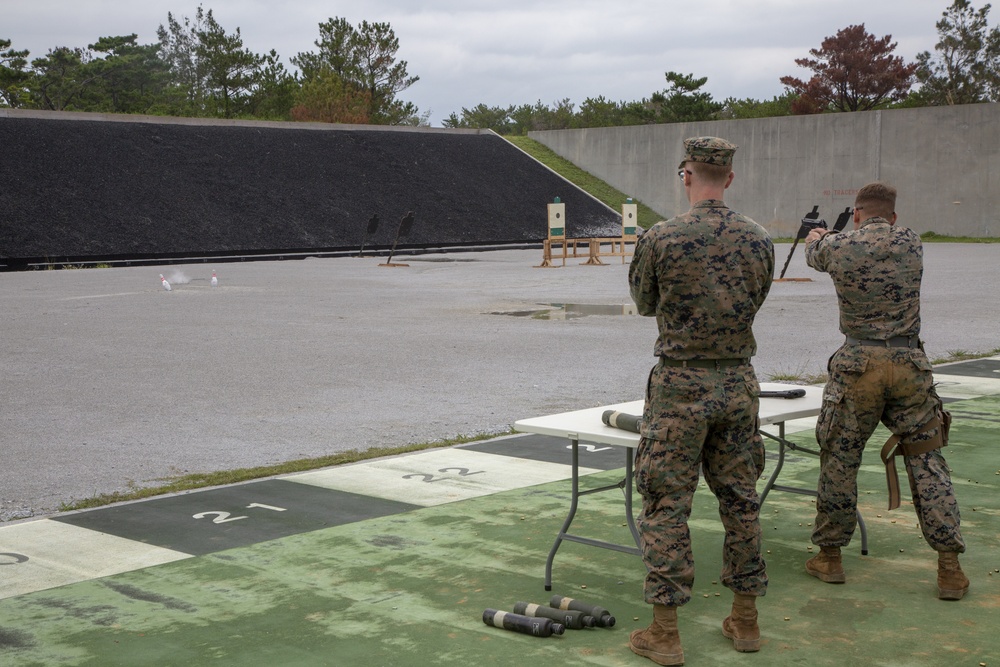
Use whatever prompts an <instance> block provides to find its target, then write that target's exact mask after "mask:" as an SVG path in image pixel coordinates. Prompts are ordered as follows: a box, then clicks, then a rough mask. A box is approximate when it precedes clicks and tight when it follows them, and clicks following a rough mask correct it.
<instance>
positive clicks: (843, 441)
mask: <svg viewBox="0 0 1000 667" xmlns="http://www.w3.org/2000/svg"><path fill="white" fill-rule="evenodd" d="M922 257H923V251H922V246H921V243H920V237H919V236H917V235H916V234H915V233H914V232H912V231H911V230H908V229H905V228H899V227H895V226H892V225H889V223H888V222H887V221H886V220H883V219H882V218H871V219H869V220H867V221H865V222H864V223H862V226H861V227H860V229H858V230H855V231H850V232H845V233H840V234H827V235H825V236H824V237H823V238H821V239H819V240H817V241H813V242H811V243H810V244H809V245H808V246H807V248H806V261H807V263H808V264H809V265H810V266H812V267H813V268H815V269H817V270H819V271H825V272H827V273H829V274H830V276H831V277H832V278H833V282H834V286H835V287H836V290H837V297H838V301H839V303H840V328H841V331H843V332H844V333H845V334H847V335H849V336H853V337H855V338H859V339H872V340H886V339H889V338H892V337H896V336H917V335H919V333H920V280H921V276H922V274H923V259H922ZM828 369H829V371H830V379H829V381H828V382H827V384H826V387H825V389H824V390H823V407H822V409H821V412H820V415H819V418H818V420H817V424H816V440H817V442H818V443H819V447H820V453H821V458H820V479H819V484H818V487H817V490H818V492H819V498H818V499H817V502H816V509H817V514H816V524H815V528H814V530H813V535H812V541H813V543H814V544H816V545H819V546H838V547H842V546H845V545H847V544H848V543H849V542H850V540H851V536H852V535H853V533H854V530H855V527H856V524H857V518H856V508H857V498H858V490H857V475H858V469H859V467H860V465H861V458H862V453H863V451H864V448H865V444H866V443H867V441H868V439H869V438H870V437H871V436H872V433H874V431H875V428H876V427H877V426H878V424H879V422H880V421H881V423H883V424H884V425H885V426H886V428H888V429H889V430H890V431H891V432H892V433H894V434H899V435H905V434H908V433H912V432H914V431H917V430H919V429H920V428H921V427H922V426H923V425H924V424H926V423H927V422H929V421H930V420H931V419H932V418H933V417H934V416H935V414H937V412H938V411H939V410H941V399H940V398H939V397H938V396H937V393H936V392H935V391H934V389H933V373H932V366H931V364H930V362H929V361H928V359H927V356H926V355H925V354H924V351H923V349H922V348H905V347H904V348H898V347H896V348H892V347H888V348H887V347H880V346H862V345H858V344H845V345H844V346H842V347H841V348H840V349H839V350H837V351H836V352H835V353H834V355H833V356H832V357H831V358H830V363H829V365H828ZM937 437H939V429H938V428H934V429H930V430H928V431H927V432H925V433H922V434H919V435H917V436H914V437H912V438H911V441H912V442H915V443H919V442H925V441H928V440H931V439H933V438H937ZM903 458H904V462H905V464H906V470H907V476H908V477H909V481H910V490H911V493H912V496H913V504H914V509H915V510H916V513H917V518H918V521H919V523H920V528H921V530H922V531H923V534H924V539H925V540H926V541H927V543H928V544H929V545H930V546H931V548H933V549H934V550H936V551H946V552H949V551H950V552H964V551H965V543H964V541H963V540H962V535H961V531H960V529H959V525H960V516H959V510H958V502H957V501H956V500H955V494H954V489H953V487H952V482H951V475H950V473H949V470H948V466H947V464H946V462H945V459H944V456H943V455H942V453H941V450H940V449H933V450H931V451H929V452H926V453H924V454H919V455H915V456H904V457H903Z"/></svg>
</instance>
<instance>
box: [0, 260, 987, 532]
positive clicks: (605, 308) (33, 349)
mask: <svg viewBox="0 0 1000 667" xmlns="http://www.w3.org/2000/svg"><path fill="white" fill-rule="evenodd" d="M789 249H790V245H789V244H782V245H779V246H777V252H776V254H777V263H778V266H779V268H780V267H781V266H782V264H783V263H784V261H785V258H786V257H787V255H788V251H789ZM541 259H542V257H541V250H540V249H538V250H501V251H490V252H460V253H442V254H430V255H422V256H408V257H397V258H396V259H395V260H394V262H395V263H405V264H408V266H382V265H381V264H382V263H384V262H385V259H384V258H375V257H365V258H356V257H355V258H323V259H316V258H313V259H304V260H296V261H276V262H245V263H227V264H219V265H212V264H191V265H182V266H169V267H132V268H108V269H88V270H60V271H40V272H23V273H2V274H0V312H2V313H3V317H2V318H0V360H2V368H3V382H0V452H2V456H3V465H2V469H3V478H2V479H3V481H2V484H0V520H5V521H9V520H15V519H21V518H26V517H31V516H38V515H44V514H47V513H51V512H54V511H56V510H58V508H59V507H60V505H61V504H63V503H67V502H71V501H73V500H77V499H81V498H86V497H90V496H94V495H97V494H100V493H110V492H113V491H122V490H126V489H128V488H130V487H134V486H145V485H153V484H156V483H157V481H158V480H161V479H163V478H166V477H169V476H173V475H179V474H185V473H192V472H209V471H215V470H225V469H234V468H245V467H254V466H262V465H268V464H274V463H278V462H282V461H288V460H293V459H300V458H306V457H318V456H323V455H327V454H331V453H335V452H339V451H344V450H349V449H367V448H369V447H378V446H385V447H388V446H398V445H404V444H408V443H419V442H430V441H435V440H440V439H447V438H452V437H455V436H459V435H475V434H486V433H499V432H504V431H506V430H508V429H509V428H510V426H511V424H513V422H514V421H516V420H518V419H522V418H525V417H531V416H537V415H543V414H549V413H553V412H559V411H564V410H573V409H579V408H585V407H592V406H597V405H604V404H609V403H616V402H623V401H629V400H635V399H638V398H641V396H642V390H643V385H644V382H645V378H646V374H647V372H648V369H649V367H650V366H651V364H652V363H653V361H654V360H653V356H652V346H653V341H654V339H655V335H656V327H655V322H654V321H653V320H651V319H648V318H643V317H639V316H636V315H634V314H633V313H634V311H633V310H632V309H631V300H630V298H629V295H628V287H627V282H626V276H627V270H628V266H627V264H622V263H620V260H615V259H612V260H610V262H609V263H608V265H606V266H584V265H582V262H583V259H582V258H581V259H575V260H574V259H571V260H569V261H568V262H567V265H566V266H565V267H559V268H537V266H538V265H539V264H540V263H541ZM998 260H1000V245H987V244H928V245H927V246H926V251H925V272H924V291H923V334H922V337H923V338H924V340H925V343H926V349H927V352H928V355H929V356H930V357H931V358H932V359H936V358H943V357H946V356H948V355H949V354H951V353H954V352H956V351H964V352H970V353H974V352H989V351H993V350H995V349H997V348H998V347H1000V315H998V312H997V307H996V302H997V294H1000V272H998V271H997V269H996V267H997V266H998V264H1000V261H998ZM616 262H617V263H616ZM213 270H215V271H216V272H217V274H218V277H219V281H220V283H219V286H218V287H214V288H213V287H212V286H211V285H210V277H211V274H212V271H213ZM161 272H162V273H163V274H164V275H165V276H166V277H167V279H168V280H169V281H170V282H171V284H172V285H171V286H172V289H171V291H169V292H168V291H166V290H164V289H163V287H162V286H161V282H160V278H159V274H160V273H161ZM786 278H810V279H811V280H809V281H798V280H796V281H786V282H779V283H775V285H774V287H773V289H772V291H771V294H770V296H769V298H768V300H767V302H766V303H765V305H764V307H763V309H762V310H761V312H760V313H759V314H758V319H757V324H756V326H755V332H756V334H757V338H758V346H759V352H758V355H757V357H756V358H755V360H754V364H755V367H756V369H757V372H758V375H759V376H760V378H761V379H762V380H767V379H772V378H776V379H781V380H785V381H787V380H788V379H789V378H794V377H802V378H808V377H812V376H815V375H817V374H821V373H823V372H824V370H825V363H826V359H827V357H828V356H829V354H830V353H831V352H832V351H833V350H834V349H835V348H836V347H837V346H838V345H839V343H840V341H841V339H842V336H841V335H840V333H839V332H838V328H837V306H836V298H835V295H834V291H833V286H832V283H831V282H830V280H829V278H828V277H826V276H825V275H822V274H818V273H816V272H814V271H812V270H811V269H809V268H807V267H806V266H805V263H804V260H803V256H802V248H801V247H800V248H798V249H797V250H796V254H795V255H794V256H793V259H792V261H791V263H790V264H789V267H788V270H787V273H786Z"/></svg>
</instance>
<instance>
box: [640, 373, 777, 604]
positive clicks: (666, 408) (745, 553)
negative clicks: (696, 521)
mask: <svg viewBox="0 0 1000 667" xmlns="http://www.w3.org/2000/svg"><path fill="white" fill-rule="evenodd" d="M759 393H760V386H759V385H758V384H757V379H756V377H755V375H754V370H753V367H752V366H750V365H749V364H747V365H744V366H735V367H732V368H727V369H722V370H715V369H707V368H677V367H666V366H662V365H659V364H658V365H657V366H656V367H654V368H653V370H652V372H651V373H650V375H649V382H648V385H647V388H646V406H645V409H644V412H643V425H644V426H645V425H646V424H655V429H654V430H653V432H654V433H655V435H656V437H655V438H653V437H651V436H650V435H649V434H648V432H647V433H644V434H643V437H642V438H640V440H639V447H638V449H637V450H636V457H635V471H636V472H635V476H636V488H637V489H638V490H639V493H640V494H641V495H642V511H641V513H640V515H639V519H638V526H639V533H640V536H641V538H642V539H641V543H640V547H641V550H642V555H643V560H644V561H645V563H646V567H647V568H648V573H647V575H646V581H645V586H644V598H645V600H646V602H648V603H650V604H654V603H656V604H665V605H668V606H680V605H683V604H686V603H687V602H688V601H690V599H691V587H692V586H693V585H694V558H693V556H692V553H691V533H690V531H689V529H688V523H687V522H688V517H689V516H690V514H691V503H692V500H693V497H694V492H695V489H696V488H697V486H698V473H699V467H700V468H701V472H702V473H703V474H704V476H705V481H706V482H707V483H708V487H709V489H711V490H712V493H714V494H715V495H716V497H717V498H718V500H719V517H720V519H721V520H722V525H723V527H724V528H725V531H726V536H725V540H724V543H723V559H722V563H723V565H722V574H721V579H720V581H721V582H722V584H723V585H724V586H726V587H727V588H729V589H730V590H733V591H735V592H737V593H744V594H747V595H764V593H765V591H766V590H767V571H766V565H765V562H764V559H763V557H762V556H761V532H760V522H759V520H758V517H759V513H760V499H759V497H758V495H757V480H758V479H759V478H760V475H761V473H762V472H763V470H764V444H763V442H762V441H761V436H760V434H759V433H758V431H757V427H758V423H759V421H758V417H757V412H758V409H759V399H758V398H757V397H758V395H759Z"/></svg>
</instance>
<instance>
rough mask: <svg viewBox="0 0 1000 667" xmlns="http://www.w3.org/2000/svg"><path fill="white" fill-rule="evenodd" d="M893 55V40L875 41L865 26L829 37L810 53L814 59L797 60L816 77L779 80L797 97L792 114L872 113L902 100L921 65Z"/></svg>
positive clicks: (845, 30)
mask: <svg viewBox="0 0 1000 667" xmlns="http://www.w3.org/2000/svg"><path fill="white" fill-rule="evenodd" d="M895 49H896V42H893V41H892V35H886V36H885V37H881V38H878V37H875V36H874V35H872V34H869V33H868V31H867V30H865V24H864V23H862V24H861V25H851V26H847V27H846V28H844V29H843V30H841V31H839V32H838V33H837V34H836V35H835V36H833V37H827V38H826V39H824V40H823V43H822V45H821V46H820V48H818V49H810V50H809V53H810V54H812V56H813V57H812V58H796V60H795V64H796V65H798V66H799V67H805V68H807V69H811V70H812V71H813V76H812V78H811V79H809V80H808V81H803V80H801V79H798V78H796V77H793V76H783V77H781V83H783V84H785V86H787V87H788V89H789V90H790V91H791V92H793V93H795V94H796V95H798V96H799V98H798V100H796V101H795V102H794V103H793V104H792V113H796V114H807V113H822V112H824V111H869V110H871V109H877V108H880V107H883V106H885V105H887V104H889V103H891V102H898V101H900V100H902V99H904V98H905V97H906V95H907V93H908V92H909V90H910V87H911V86H912V85H913V82H914V74H915V72H916V71H917V67H918V65H917V63H906V62H905V61H904V60H903V58H902V57H900V56H896V55H893V51H895Z"/></svg>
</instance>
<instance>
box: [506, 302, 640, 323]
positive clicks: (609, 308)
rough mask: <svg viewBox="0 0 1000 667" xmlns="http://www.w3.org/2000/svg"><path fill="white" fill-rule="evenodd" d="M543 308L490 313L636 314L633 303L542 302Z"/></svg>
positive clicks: (539, 316) (559, 316)
mask: <svg viewBox="0 0 1000 667" xmlns="http://www.w3.org/2000/svg"><path fill="white" fill-rule="evenodd" d="M538 305H540V306H547V307H546V308H545V309H536V310H511V311H506V312H494V313H490V315H511V316H513V317H530V318H531V319H533V320H573V319H577V318H580V317H587V316H588V315H638V314H639V313H638V311H637V310H636V307H635V304H634V303H629V304H613V305H609V304H599V303H597V304H594V303H542V304H538Z"/></svg>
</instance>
